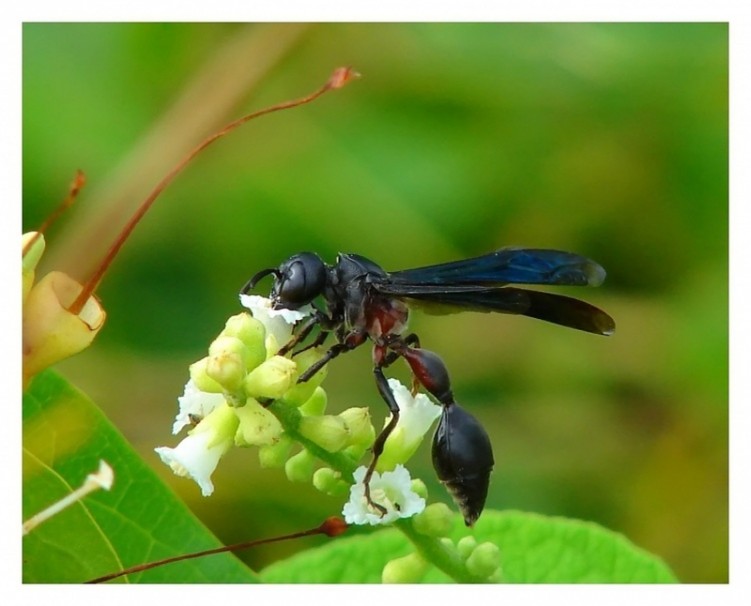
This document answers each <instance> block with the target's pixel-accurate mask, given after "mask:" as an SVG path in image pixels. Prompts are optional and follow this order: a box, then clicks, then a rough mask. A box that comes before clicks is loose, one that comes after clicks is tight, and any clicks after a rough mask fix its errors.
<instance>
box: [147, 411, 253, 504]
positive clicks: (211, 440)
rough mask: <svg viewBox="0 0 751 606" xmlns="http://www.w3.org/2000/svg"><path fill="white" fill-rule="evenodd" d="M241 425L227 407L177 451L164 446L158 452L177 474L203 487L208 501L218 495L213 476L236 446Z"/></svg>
mask: <svg viewBox="0 0 751 606" xmlns="http://www.w3.org/2000/svg"><path fill="white" fill-rule="evenodd" d="M238 424H239V421H238V419H237V415H236V414H235V411H234V409H233V408H232V407H231V406H229V405H228V404H226V403H224V404H223V405H221V406H219V407H217V408H215V409H214V410H213V411H212V412H211V413H210V414H209V415H207V416H206V417H205V418H204V419H203V421H201V422H200V423H199V424H198V425H197V426H196V428H195V429H194V430H193V431H192V432H191V433H190V435H189V436H188V437H187V438H185V439H184V440H183V441H182V442H180V443H179V444H178V445H177V446H176V447H175V448H167V447H166V446H160V447H159V448H155V449H154V450H155V451H156V453H157V454H158V455H159V456H160V457H161V459H162V461H163V462H164V463H166V464H167V465H169V466H170V467H171V468H172V471H174V472H175V474H177V475H178V476H183V477H188V478H191V479H193V480H194V481H195V482H196V483H197V484H198V485H199V486H200V487H201V494H202V495H203V496H205V497H208V496H209V495H210V494H211V493H212V492H214V485H213V484H212V483H211V474H212V473H214V470H215V469H216V466H217V463H219V459H220V458H221V457H222V455H223V454H224V453H225V452H227V451H228V450H229V449H230V447H231V446H232V444H233V443H234V439H235V432H236V431H237V427H238Z"/></svg>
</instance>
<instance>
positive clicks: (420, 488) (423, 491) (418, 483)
mask: <svg viewBox="0 0 751 606" xmlns="http://www.w3.org/2000/svg"><path fill="white" fill-rule="evenodd" d="M410 488H412V492H414V493H415V494H416V495H417V496H419V497H422V498H423V499H426V500H427V498H428V487H427V486H425V482H423V481H422V480H421V479H420V478H413V479H412V482H411V483H410Z"/></svg>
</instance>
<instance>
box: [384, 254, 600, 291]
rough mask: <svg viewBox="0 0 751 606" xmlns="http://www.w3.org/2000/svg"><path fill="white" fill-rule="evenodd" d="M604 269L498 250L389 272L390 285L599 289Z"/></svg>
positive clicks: (566, 258)
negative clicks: (532, 285)
mask: <svg viewBox="0 0 751 606" xmlns="http://www.w3.org/2000/svg"><path fill="white" fill-rule="evenodd" d="M604 279H605V270H604V269H603V268H602V267H601V266H600V265H598V264H597V263H595V262H594V261H592V260H590V259H587V258H586V257H581V256H579V255H575V254H573V253H568V252H563V251H560V250H545V249H534V248H513V247H509V248H501V249H499V250H496V251H495V252H492V253H489V254H487V255H482V256H481V257H473V258H471V259H463V260H461V261H452V262H450V263H441V264H439V265H429V266H427V267H418V268H416V269H406V270H403V271H395V272H389V276H388V281H390V282H391V283H393V284H413V285H426V284H435V285H456V286H459V285H491V284H492V285H502V284H558V285H568V286H599V285H600V284H601V283H602V281H603V280H604Z"/></svg>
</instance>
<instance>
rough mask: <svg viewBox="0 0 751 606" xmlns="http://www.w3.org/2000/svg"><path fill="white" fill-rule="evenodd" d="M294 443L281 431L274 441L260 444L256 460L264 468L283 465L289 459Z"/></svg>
mask: <svg viewBox="0 0 751 606" xmlns="http://www.w3.org/2000/svg"><path fill="white" fill-rule="evenodd" d="M294 444H295V443H294V441H293V440H292V438H290V437H289V436H288V435H287V434H286V433H283V434H282V435H280V436H279V439H278V440H277V441H276V442H275V443H273V444H268V445H267V446H261V447H260V448H259V449H258V461H259V463H260V464H261V467H263V468H266V469H268V468H274V467H283V466H284V464H285V463H286V461H287V459H289V455H290V453H291V452H292V446H294Z"/></svg>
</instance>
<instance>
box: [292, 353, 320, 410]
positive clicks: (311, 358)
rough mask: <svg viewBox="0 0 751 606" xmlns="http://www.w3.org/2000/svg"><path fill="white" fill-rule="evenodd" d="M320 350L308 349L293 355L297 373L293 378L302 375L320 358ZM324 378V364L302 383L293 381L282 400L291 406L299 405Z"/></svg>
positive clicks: (308, 397) (307, 398)
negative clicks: (293, 383)
mask: <svg viewBox="0 0 751 606" xmlns="http://www.w3.org/2000/svg"><path fill="white" fill-rule="evenodd" d="M322 355H323V354H322V352H321V351H320V350H319V349H308V350H305V351H304V352H302V353H301V354H300V355H296V356H295V357H294V360H295V363H296V364H297V373H296V374H295V379H297V378H298V377H299V376H300V375H302V374H303V373H304V372H305V371H306V370H307V369H308V368H309V367H310V366H311V365H312V364H314V363H315V362H317V361H318V360H320V359H321V356H322ZM325 378H326V367H325V366H324V367H323V368H321V370H319V371H318V372H317V373H316V374H314V375H313V376H312V377H310V379H308V380H307V381H305V382H304V383H295V385H294V386H292V387H291V388H290V390H289V391H288V392H287V393H285V394H284V401H285V402H286V403H287V404H290V405H291V406H301V405H302V404H304V403H305V402H306V401H307V400H309V399H310V397H311V396H312V395H313V392H314V391H315V390H316V388H317V387H318V386H319V385H320V384H321V383H322V382H323V380H324V379H325Z"/></svg>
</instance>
